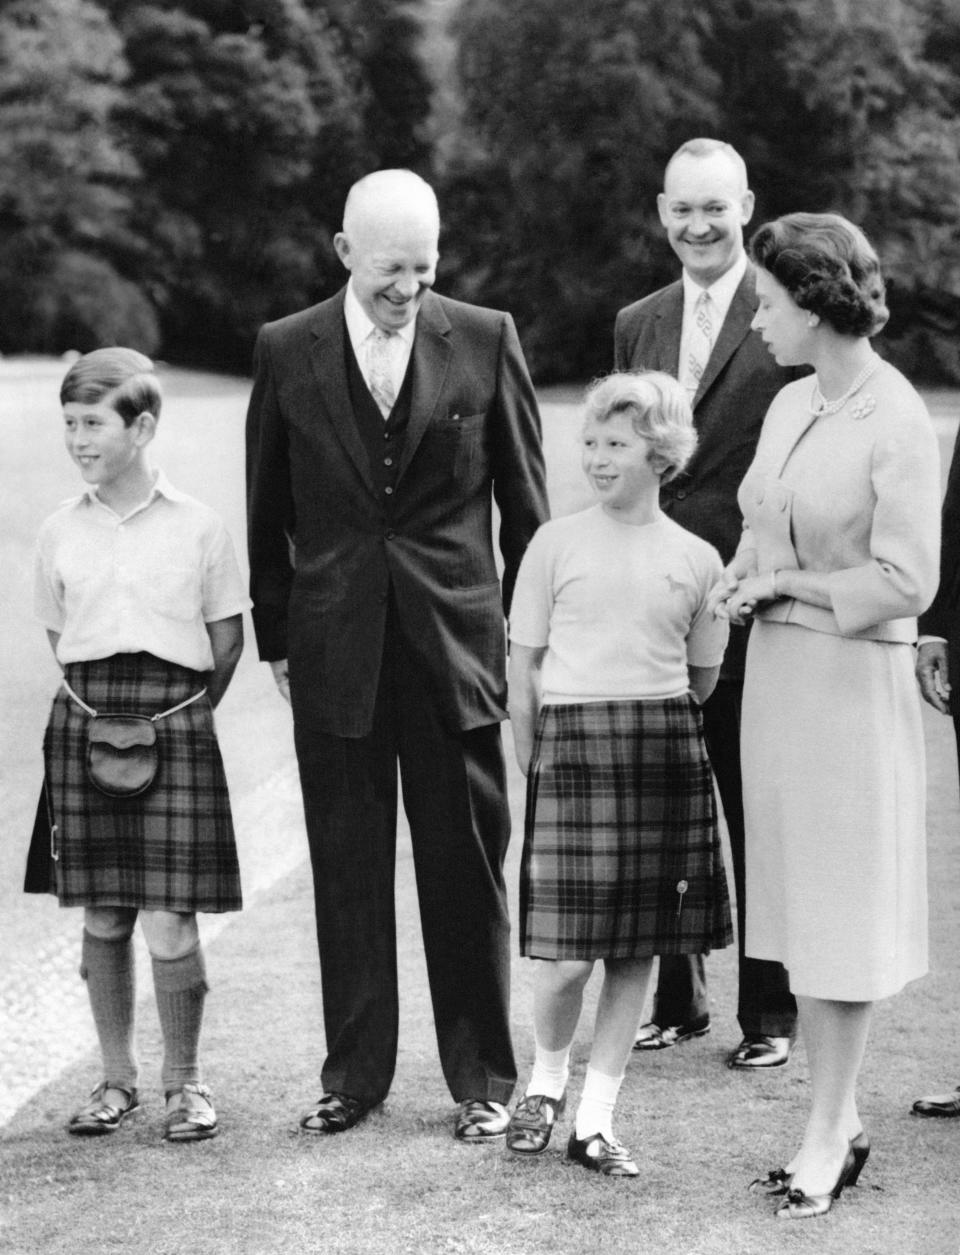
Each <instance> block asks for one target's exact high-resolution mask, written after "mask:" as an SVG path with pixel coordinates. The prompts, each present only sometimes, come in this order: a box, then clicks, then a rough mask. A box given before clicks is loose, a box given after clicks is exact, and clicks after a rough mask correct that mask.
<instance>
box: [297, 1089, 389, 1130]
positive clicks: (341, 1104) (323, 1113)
mask: <svg viewBox="0 0 960 1255" xmlns="http://www.w3.org/2000/svg"><path fill="white" fill-rule="evenodd" d="M371 1105H372V1104H370V1103H365V1102H363V1101H362V1100H361V1099H359V1098H353V1097H351V1095H350V1094H337V1093H331V1094H324V1095H323V1097H322V1098H318V1099H317V1101H316V1102H315V1103H314V1105H313V1106H312V1107H311V1108H310V1110H309V1111H306V1112H304V1114H303V1115H302V1116H301V1117H300V1128H301V1129H303V1131H304V1133H345V1132H346V1131H347V1129H352V1128H353V1126H354V1125H355V1124H358V1123H359V1122H360V1121H361V1120H362V1119H363V1117H364V1116H365V1115H366V1114H367V1112H368V1111H369V1110H370V1108H371Z"/></svg>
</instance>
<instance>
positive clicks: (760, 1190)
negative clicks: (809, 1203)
mask: <svg viewBox="0 0 960 1255" xmlns="http://www.w3.org/2000/svg"><path fill="white" fill-rule="evenodd" d="M792 1180H793V1173H792V1172H788V1171H787V1170H786V1168H771V1169H770V1171H769V1172H768V1173H767V1175H766V1176H765V1177H757V1178H756V1179H755V1180H753V1181H751V1182H750V1184H749V1185H748V1186H747V1189H748V1190H753V1191H754V1192H755V1193H757V1194H766V1196H767V1197H768V1198H775V1197H776V1196H777V1195H778V1194H786V1192H787V1190H789V1188H790V1182H791V1181H792Z"/></svg>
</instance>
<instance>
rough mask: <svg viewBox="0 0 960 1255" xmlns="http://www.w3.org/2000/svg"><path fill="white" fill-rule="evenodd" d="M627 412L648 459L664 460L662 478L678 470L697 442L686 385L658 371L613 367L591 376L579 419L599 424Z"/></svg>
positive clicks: (667, 478) (661, 461)
mask: <svg viewBox="0 0 960 1255" xmlns="http://www.w3.org/2000/svg"><path fill="white" fill-rule="evenodd" d="M615 414H628V415H629V416H630V421H631V423H632V425H633V430H634V431H635V432H636V433H637V435H638V436H643V438H644V439H645V440H646V441H647V442H648V443H649V445H650V460H651V461H654V460H656V461H658V462H660V463H661V464H662V465H663V468H664V469H663V471H662V473H661V475H660V479H661V482H662V483H667V482H668V481H669V480H671V479H673V478H674V477H675V476H676V475H678V474H679V473H680V471H682V470H683V468H684V467H685V466H686V464H687V463H688V462H689V461H690V458H691V456H692V454H693V451H694V449H695V448H696V446H697V433H696V432H695V431H694V428H693V410H692V409H691V408H690V400H689V398H688V396H687V390H686V388H684V387H683V385H682V384H680V383H678V382H677V380H676V379H674V378H673V376H672V375H667V374H664V372H663V371H659V370H639V371H616V372H614V373H613V374H612V375H606V376H605V377H604V378H603V379H598V380H596V382H595V383H593V384H591V385H590V387H589V389H588V390H587V394H586V397H585V398H584V420H585V421H586V422H590V421H591V420H592V421H594V422H597V423H604V422H606V421H607V420H608V419H610V418H612V417H613V416H614V415H615Z"/></svg>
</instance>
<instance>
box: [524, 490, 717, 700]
mask: <svg viewBox="0 0 960 1255" xmlns="http://www.w3.org/2000/svg"><path fill="white" fill-rule="evenodd" d="M721 573H722V563H721V561H720V556H719V554H718V553H717V551H716V550H715V549H714V548H713V547H712V546H711V545H709V544H707V542H706V541H704V540H702V539H701V538H700V537H698V536H694V535H693V534H692V533H691V532H688V531H686V530H685V529H684V528H682V527H680V526H679V525H678V524H676V523H674V522H673V521H672V520H671V519H668V518H667V517H666V516H665V515H660V516H659V517H658V519H657V520H656V521H655V522H653V523H651V524H648V525H646V526H643V527H635V526H632V525H630V524H625V523H620V522H618V521H617V520H615V519H612V518H610V517H609V516H608V515H607V513H606V512H605V511H604V510H603V509H602V507H600V506H593V507H591V508H590V509H588V510H584V511H581V512H580V513H579V514H574V515H568V516H566V517H564V518H559V519H553V520H551V521H550V522H549V523H545V524H544V525H543V527H541V528H540V530H539V531H538V532H537V534H536V535H535V536H534V538H533V540H532V541H531V543H530V546H529V547H528V549H527V552H526V554H525V555H524V558H523V562H522V563H521V566H520V571H519V574H518V576H517V585H516V589H515V591H514V596H513V603H512V606H511V614H510V639H511V640H512V641H513V642H514V643H515V644H518V645H527V646H531V647H535V648H536V647H543V646H546V648H547V652H546V655H545V657H544V662H543V673H542V679H543V700H544V701H545V702H551V703H555V702H587V701H620V700H636V699H641V700H642V699H651V698H665V697H675V696H677V695H679V694H681V693H684V692H686V691H687V688H688V687H689V675H688V671H687V666H688V664H689V665H691V666H696V667H713V666H719V664H720V662H721V661H722V659H723V653H724V649H725V647H726V642H727V635H728V630H729V629H728V625H727V624H726V622H725V621H722V620H718V619H716V618H714V616H713V615H712V614H711V613H710V612H709V610H708V609H707V605H706V598H707V593H708V592H709V590H710V588H711V587H712V586H713V584H714V583H715V582H716V581H717V580H718V579H719V578H720V575H721Z"/></svg>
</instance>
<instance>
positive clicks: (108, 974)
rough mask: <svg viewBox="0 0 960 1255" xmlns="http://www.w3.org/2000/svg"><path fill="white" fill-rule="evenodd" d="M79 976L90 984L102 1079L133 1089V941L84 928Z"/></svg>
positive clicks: (135, 1060) (135, 1082) (134, 1056)
mask: <svg viewBox="0 0 960 1255" xmlns="http://www.w3.org/2000/svg"><path fill="white" fill-rule="evenodd" d="M80 975H81V976H82V977H83V979H84V980H85V981H86V982H87V993H88V995H89V997H90V1009H91V1010H92V1012H93V1022H94V1024H95V1025H96V1028H97V1037H98V1038H99V1040H100V1054H101V1056H102V1058H103V1079H104V1080H105V1081H107V1082H108V1083H110V1084H111V1085H119V1086H121V1087H123V1088H124V1089H133V1088H134V1086H136V1084H137V1076H138V1068H137V1058H136V1054H135V1051H134V1012H135V1007H136V969H135V967H134V961H133V942H132V940H131V939H130V938H129V937H121V938H119V939H118V940H112V939H106V938H104V937H95V936H94V935H93V933H89V932H87V930H86V929H84V930H83V944H82V948H81V958H80Z"/></svg>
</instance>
